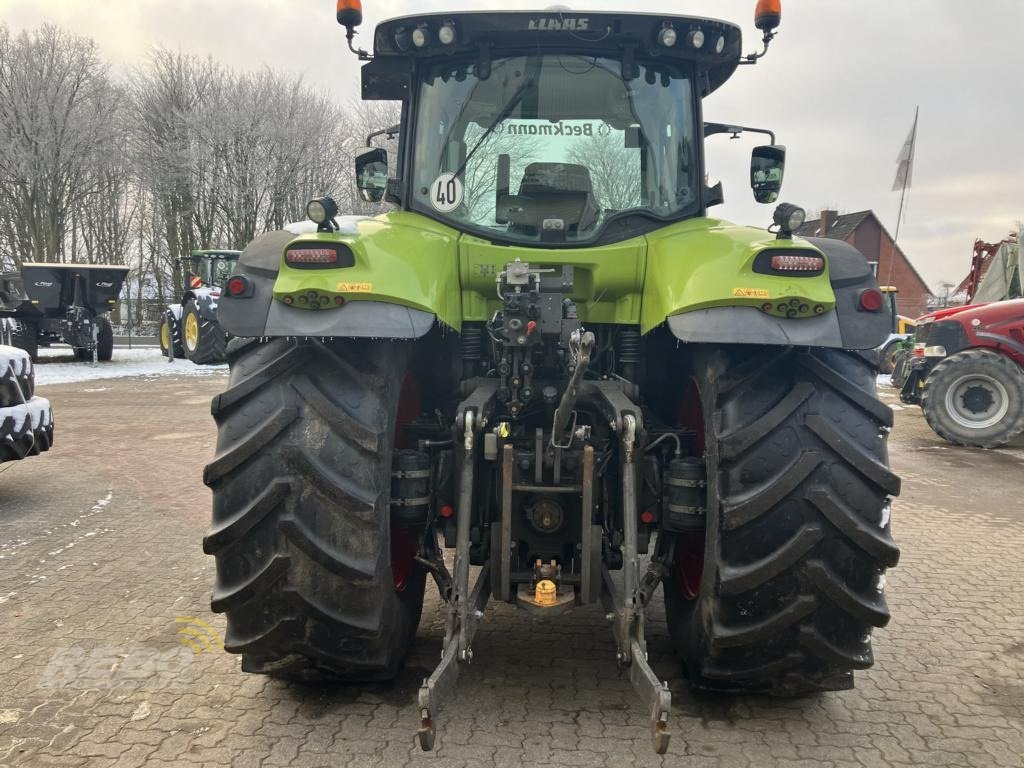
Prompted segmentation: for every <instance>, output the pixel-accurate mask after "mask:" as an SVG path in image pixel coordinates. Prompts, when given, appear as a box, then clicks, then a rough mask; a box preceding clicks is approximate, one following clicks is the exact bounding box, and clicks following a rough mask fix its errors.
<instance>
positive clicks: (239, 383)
mask: <svg viewBox="0 0 1024 768" xmlns="http://www.w3.org/2000/svg"><path fill="white" fill-rule="evenodd" d="M229 348H230V352H229V363H230V366H231V377H230V383H229V387H228V389H227V390H226V391H225V392H224V393H223V394H221V395H218V396H217V397H216V398H215V399H214V401H213V407H212V411H213V415H214V419H215V420H216V421H217V425H218V437H217V455H216V458H214V460H213V461H212V462H211V463H210V464H209V465H208V466H207V467H206V471H205V476H204V479H205V482H206V484H207V485H209V486H210V487H211V488H212V489H213V526H212V528H211V529H210V531H209V533H208V534H207V536H206V538H205V539H204V541H203V548H204V550H205V551H206V552H207V553H208V554H212V555H214V556H215V557H216V561H217V579H216V586H215V588H214V593H213V601H212V607H213V610H214V611H216V612H222V613H226V614H227V627H228V628H227V635H226V638H225V648H226V650H228V651H231V652H233V653H240V654H242V657H243V661H242V668H243V670H245V671H248V672H257V673H263V674H268V675H273V676H277V677H286V678H290V679H297V680H302V681H307V682H312V681H316V680H321V679H335V680H380V679H389V678H392V677H394V675H395V674H396V673H397V671H398V669H399V667H400V664H401V662H402V660H403V659H404V657H405V655H406V653H407V651H408V649H409V647H410V645H411V643H412V639H413V637H414V635H415V631H416V625H417V624H418V622H419V616H420V611H421V610H422V605H423V591H424V582H425V574H424V572H423V571H422V570H421V569H413V574H412V576H411V577H410V578H408V579H406V580H405V583H404V588H402V589H397V590H396V588H395V583H394V580H393V576H392V571H391V558H390V530H389V520H390V516H389V488H390V477H391V458H392V448H393V441H394V430H395V419H396V413H397V409H398V399H399V392H400V384H401V381H402V372H403V371H404V368H405V364H406V356H407V354H408V348H407V347H405V346H403V345H401V344H395V343H374V342H370V341H362V340H337V341H333V342H329V343H322V342H318V341H299V340H295V339H273V340H269V341H262V342H261V341H257V340H252V339H235V340H232V342H231V343H230V345H229Z"/></svg>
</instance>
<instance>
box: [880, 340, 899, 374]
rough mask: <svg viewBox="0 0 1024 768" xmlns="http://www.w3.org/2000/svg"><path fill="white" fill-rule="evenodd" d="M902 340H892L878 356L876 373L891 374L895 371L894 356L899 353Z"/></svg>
mask: <svg viewBox="0 0 1024 768" xmlns="http://www.w3.org/2000/svg"><path fill="white" fill-rule="evenodd" d="M901 342H902V339H893V340H892V341H890V342H889V343H888V344H886V345H885V346H884V347H882V351H881V352H880V353H879V354H878V372H879V373H882V374H885V373H888V374H891V373H892V372H893V371H894V370H895V369H896V356H897V355H898V354H899V352H900V344H901Z"/></svg>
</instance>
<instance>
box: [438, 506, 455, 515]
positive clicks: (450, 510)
mask: <svg viewBox="0 0 1024 768" xmlns="http://www.w3.org/2000/svg"><path fill="white" fill-rule="evenodd" d="M454 514H455V507H453V506H452V505H451V504H445V505H444V506H443V507H441V517H451V516H452V515H454Z"/></svg>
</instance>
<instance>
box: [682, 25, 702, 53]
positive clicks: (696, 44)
mask: <svg viewBox="0 0 1024 768" xmlns="http://www.w3.org/2000/svg"><path fill="white" fill-rule="evenodd" d="M686 42H687V43H689V45H690V47H691V48H695V49H696V50H698V51H699V50H700V49H701V48H703V47H704V30H702V29H693V30H691V31H690V33H689V34H687V36H686Z"/></svg>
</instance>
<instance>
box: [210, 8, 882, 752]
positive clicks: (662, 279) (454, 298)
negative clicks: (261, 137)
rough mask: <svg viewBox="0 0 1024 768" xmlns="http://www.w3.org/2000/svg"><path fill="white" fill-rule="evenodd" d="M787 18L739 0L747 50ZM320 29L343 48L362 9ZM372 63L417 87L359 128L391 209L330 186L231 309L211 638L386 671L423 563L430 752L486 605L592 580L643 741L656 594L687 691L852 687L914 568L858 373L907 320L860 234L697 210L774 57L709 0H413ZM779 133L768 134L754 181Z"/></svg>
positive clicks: (568, 595)
mask: <svg viewBox="0 0 1024 768" xmlns="http://www.w3.org/2000/svg"><path fill="white" fill-rule="evenodd" d="M780 16H781V11H780V9H779V7H778V3H777V2H770V1H766V0H762V1H761V2H760V3H759V4H758V11H757V14H756V26H757V27H758V29H759V30H761V32H762V33H763V42H764V45H765V48H767V44H768V43H769V41H770V40H771V39H772V37H773V35H774V30H775V28H776V27H777V25H778V23H779V19H780ZM338 19H339V21H340V22H341V23H342V24H343V25H344V26H346V27H347V31H348V39H349V46H350V47H352V37H353V35H354V27H355V26H356V25H358V24H359V23H360V21H361V12H360V10H359V8H358V4H357V3H354V2H352V0H342V2H340V3H339V11H338ZM357 53H358V55H359V56H360V58H361V59H363V60H364V61H365V62H366V64H365V65H364V66H363V69H362V75H363V78H362V95H363V98H364V99H382V100H399V101H401V103H402V118H401V124H400V126H398V127H396V128H395V129H390V128H389V129H387V130H385V131H381V132H380V133H379V134H375V135H383V134H384V133H397V134H398V136H399V139H400V140H399V143H398V151H397V152H396V153H394V155H390V156H389V153H388V152H387V151H386V150H385V149H384V148H382V147H379V146H367V147H365V148H363V149H362V150H360V151H359V152H358V154H357V157H356V160H355V165H356V179H357V186H358V188H359V190H360V192H361V194H362V197H363V198H364V199H365V200H368V201H379V200H382V199H383V200H387V201H388V202H390V203H392V204H393V206H394V210H391V211H389V212H386V213H383V214H381V215H379V216H376V217H342V218H340V219H339V218H337V217H336V214H337V210H336V205H335V204H334V202H333V201H332V200H331V199H330V198H319V199H316V200H313V201H312V202H311V203H310V204H309V206H308V208H307V214H308V216H309V218H310V219H311V221H312V222H313V223H309V224H307V227H308V229H307V231H306V232H305V233H301V230H302V228H301V227H290V229H291V230H292V231H288V232H274V233H269V234H266V235H263V236H262V237H260V238H258V239H257V240H255V241H254V242H253V243H251V244H250V245H249V246H248V247H247V248H246V249H245V251H244V252H243V253H242V256H241V259H240V261H239V264H238V267H237V269H236V271H235V273H234V274H233V275H232V276H231V277H230V278H229V279H228V281H227V282H226V283H225V290H224V295H223V297H222V299H221V304H220V309H219V319H220V323H221V324H222V326H223V327H224V328H225V329H226V330H227V331H228V332H229V333H231V334H232V335H234V336H236V337H240V338H237V339H235V340H233V341H232V342H231V343H230V345H229V348H228V361H229V364H230V367H231V372H230V381H229V385H228V388H227V389H226V391H224V392H223V393H222V394H220V395H219V396H217V397H216V398H215V400H214V402H213V407H212V411H213V415H214V418H215V419H216V422H217V425H218V430H219V432H218V440H217V453H216V456H215V458H214V459H213V460H212V461H211V463H210V464H209V465H208V466H207V467H206V471H205V476H204V479H205V482H206V484H207V485H209V486H210V488H212V490H213V524H212V527H211V529H210V531H209V533H208V535H207V536H206V538H205V540H204V549H205V551H206V552H207V553H209V554H212V555H214V556H215V557H216V562H217V576H216V584H215V587H214V593H213V603H212V607H213V610H214V611H217V612H223V613H226V614H227V635H226V642H225V646H226V648H227V650H228V651H231V652H233V653H239V654H241V655H242V668H243V670H245V671H248V672H255V673H262V674H267V675H273V676H279V677H284V678H289V679H296V680H302V681H318V680H341V681H366V680H379V679H388V678H391V677H393V676H394V675H395V674H396V672H397V670H398V669H399V667H400V665H401V663H402V660H403V658H404V657H405V656H406V654H407V652H408V650H409V648H410V644H411V643H412V642H413V638H414V636H415V634H416V628H417V624H418V622H419V618H420V612H421V610H422V606H423V596H424V584H425V581H426V580H427V576H430V577H431V579H432V580H433V581H434V582H435V583H436V585H437V587H438V589H439V592H440V595H441V599H442V600H443V604H444V610H445V633H444V642H443V654H442V657H441V660H440V663H439V664H438V666H437V668H436V669H435V670H434V671H433V672H432V673H431V674H430V676H429V677H428V678H427V679H425V680H424V681H423V685H422V687H421V688H420V690H419V710H420V715H421V720H420V724H419V731H418V736H419V741H420V744H421V746H422V747H423V748H424V749H431V748H432V747H433V745H434V739H435V729H436V723H437V719H436V718H437V714H438V711H439V709H440V707H441V706H442V704H443V701H444V698H445V697H446V696H450V695H452V694H453V691H454V684H455V680H456V677H457V675H458V673H459V670H460V669H461V668H462V667H464V666H465V665H466V664H468V663H470V662H471V660H472V659H473V640H474V635H475V633H476V631H477V629H478V627H479V626H480V623H481V621H483V620H484V619H485V606H486V604H487V603H488V601H489V600H494V601H501V602H505V603H511V604H514V605H516V606H517V607H519V608H521V609H522V610H525V611H528V612H530V613H531V614H532V615H534V616H537V617H548V616H554V615H560V614H564V613H567V612H570V611H583V612H584V614H586V616H592V615H593V614H592V611H593V610H595V609H594V608H593V607H591V608H590V609H589V610H588V609H587V607H588V606H594V605H595V604H601V605H603V609H601V610H602V615H604V616H606V618H607V620H608V624H609V626H610V629H611V631H612V633H613V634H614V638H615V641H616V643H615V645H616V653H615V658H613V659H612V658H610V659H609V662H610V663H609V670H608V674H609V675H613V674H615V673H614V671H613V668H612V666H611V663H612V662H616V663H617V664H618V665H619V666H620V667H623V668H626V669H628V674H629V677H630V680H631V681H632V683H633V685H634V686H635V688H636V690H637V691H638V692H639V694H640V695H641V696H642V697H643V699H644V701H645V704H646V707H647V711H648V712H649V713H650V718H651V720H650V725H651V732H652V739H653V745H654V747H655V749H656V750H657V751H658V752H659V753H660V752H664V751H665V750H666V749H667V747H668V740H669V724H668V721H669V713H670V705H671V697H670V692H669V689H668V687H667V685H666V684H665V683H664V682H663V681H662V680H660V679H659V678H658V676H657V675H656V674H655V673H654V671H653V670H652V667H651V666H650V664H649V663H648V657H647V647H646V643H645V628H646V625H647V620H648V614H649V612H650V610H651V606H652V603H653V602H654V600H655V599H656V592H657V590H658V588H659V587H660V588H661V590H662V592H663V595H664V604H665V610H666V618H667V622H668V629H669V632H670V634H671V638H672V642H673V644H674V647H675V651H676V653H677V654H678V657H679V659H680V661H681V663H682V665H683V669H684V672H685V674H686V676H687V678H688V680H689V682H690V683H691V684H692V685H693V686H695V687H697V688H700V689H713V690H718V691H735V692H740V691H754V692H765V693H770V694H778V695H800V694H806V693H809V692H817V691H831V690H840V689H845V688H849V687H851V686H852V684H853V672H854V670H859V669H864V668H866V667H868V666H870V665H871V664H872V660H873V658H872V646H871V633H872V630H873V629H874V628H876V627H881V626H884V625H885V624H886V622H888V620H889V611H888V608H887V606H886V602H885V597H884V594H883V586H884V584H885V572H886V569H887V568H889V567H892V566H894V565H895V564H896V562H897V559H898V556H899V550H898V549H897V547H896V545H895V544H894V543H893V540H892V537H891V535H890V522H889V520H890V505H891V501H892V497H893V496H895V495H896V494H897V493H898V492H899V488H900V481H899V478H898V477H897V476H896V475H895V474H894V473H893V472H892V471H891V470H890V469H889V466H888V458H887V451H886V440H887V436H888V432H889V429H890V427H891V425H892V423H893V415H892V411H891V409H890V408H889V407H887V406H886V405H885V404H883V403H882V402H880V401H879V400H878V399H877V396H876V392H875V379H876V369H877V353H876V352H874V350H875V348H876V347H878V345H879V344H880V343H881V342H882V341H883V340H885V338H886V337H887V335H888V333H889V330H890V327H891V322H892V318H891V317H890V313H889V310H888V307H887V304H886V302H885V301H884V297H883V296H882V294H881V292H880V291H879V287H878V283H877V282H876V280H875V278H874V277H873V276H872V273H871V269H870V267H869V265H868V263H867V261H866V260H865V259H864V257H863V256H862V255H861V254H860V253H859V252H858V251H857V250H855V249H854V248H852V247H851V246H849V245H847V244H846V243H843V242H840V241H836V240H828V239H813V238H812V239H799V238H795V237H794V236H793V234H792V233H793V231H794V230H795V229H796V228H797V227H798V226H799V225H800V224H801V222H802V219H803V212H802V210H801V209H799V208H798V207H796V206H794V205H788V204H783V205H780V206H779V207H778V208H777V209H776V211H775V225H774V226H773V228H772V229H771V230H769V231H765V230H763V229H754V228H750V227H741V226H735V225H733V224H729V223H727V222H725V221H722V220H719V219H715V218H711V217H709V215H708V209H709V208H710V207H711V206H713V205H715V204H717V203H720V202H721V201H722V193H721V188H720V186H718V185H716V186H715V187H708V186H707V185H706V184H705V178H706V177H705V163H704V140H705V138H707V137H709V136H712V135H714V134H719V133H727V134H733V135H735V134H738V133H741V132H746V131H749V130H751V129H744V128H742V127H740V126H735V125H724V124H712V123H705V122H704V120H703V117H702V112H701V108H702V99H703V98H704V97H706V96H707V95H709V94H710V93H711V92H713V91H714V90H715V89H717V88H718V87H719V86H721V85H723V84H724V83H725V81H726V80H727V79H728V78H729V77H730V76H731V75H732V74H733V73H734V71H735V70H736V69H737V67H738V66H740V65H741V64H752V63H754V62H755V61H756V60H757V59H759V58H760V56H761V55H763V52H762V53H755V54H750V55H743V53H742V49H741V30H740V28H739V27H738V26H735V25H733V24H729V23H725V22H721V21H715V20H711V19H704V18H693V17H681V16H674V15H669V14H651V13H644V14H607V13H575V12H569V11H560V10H548V11H536V12H507V13H506V12H500V13H444V14H422V15H416V16H410V17H405V18H399V19H395V20H391V21H386V22H383V23H381V24H380V25H379V26H378V27H377V29H376V32H375V33H374V36H373V52H372V54H371V53H368V52H365V51H357ZM762 132H764V133H768V134H769V135H771V134H770V132H767V131H762ZM371 138H372V137H371ZM772 142H773V143H772V144H770V145H765V146H762V147H757V148H755V149H754V150H753V162H752V168H751V184H752V187H753V192H754V195H755V197H756V198H757V200H758V201H760V202H764V203H770V202H775V200H776V198H777V196H778V191H779V188H780V186H781V183H782V176H783V169H784V149H783V148H782V147H781V146H778V145H775V144H774V137H773V138H772ZM368 143H369V142H368ZM445 549H449V550H454V552H453V560H451V561H449V560H446V559H445V556H444V550H445ZM448 562H453V563H454V565H453V567H452V568H451V570H449V568H448V566H447V563H448ZM471 576H472V578H471ZM581 618H583V620H589V619H587V618H584V617H581Z"/></svg>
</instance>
